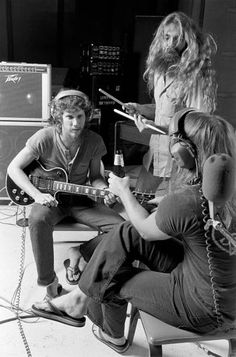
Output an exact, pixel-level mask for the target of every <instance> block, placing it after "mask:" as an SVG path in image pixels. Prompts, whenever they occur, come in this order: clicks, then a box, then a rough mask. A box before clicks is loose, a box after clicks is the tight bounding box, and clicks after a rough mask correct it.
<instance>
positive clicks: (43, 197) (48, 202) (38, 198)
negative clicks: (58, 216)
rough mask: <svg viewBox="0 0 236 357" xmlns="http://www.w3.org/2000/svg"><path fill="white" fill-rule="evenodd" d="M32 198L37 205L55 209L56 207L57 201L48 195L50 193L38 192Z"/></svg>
mask: <svg viewBox="0 0 236 357" xmlns="http://www.w3.org/2000/svg"><path fill="white" fill-rule="evenodd" d="M33 198H34V200H35V202H36V203H39V204H41V205H43V206H47V207H57V205H58V201H57V200H56V199H55V197H53V196H52V195H50V193H42V192H40V191H38V193H37V194H36V195H34V197H33Z"/></svg>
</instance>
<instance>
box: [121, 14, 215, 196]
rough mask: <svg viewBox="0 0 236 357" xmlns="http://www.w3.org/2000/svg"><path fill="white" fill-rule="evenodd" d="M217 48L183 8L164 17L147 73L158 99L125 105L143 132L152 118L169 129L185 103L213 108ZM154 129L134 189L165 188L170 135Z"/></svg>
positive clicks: (150, 53)
mask: <svg viewBox="0 0 236 357" xmlns="http://www.w3.org/2000/svg"><path fill="white" fill-rule="evenodd" d="M216 50H217V47H216V43H215V41H214V39H213V37H212V36H211V35H209V34H205V33H203V32H202V31H201V30H200V28H199V27H198V26H197V24H196V23H195V22H194V21H193V20H192V19H191V18H189V17H188V16H187V15H185V14H184V13H182V12H174V13H171V14H169V15H168V16H167V17H165V18H164V19H163V20H162V22H161V23H160V25H159V27H158V28H157V30H156V32H155V34H154V38H153V41H152V43H151V45H150V47H149V53H148V56H147V60H146V69H145V72H144V80H145V81H146V82H147V87H148V90H149V93H150V95H151V97H153V99H154V104H143V105H141V104H138V103H126V106H125V108H126V110H127V111H128V112H129V113H130V114H137V116H136V125H137V127H138V129H139V130H140V131H141V132H142V131H143V130H144V129H145V123H149V124H150V123H153V121H154V122H155V124H156V125H157V126H159V127H162V128H163V129H165V130H166V129H167V131H168V127H169V125H170V122H171V119H172V118H173V115H174V113H175V112H177V111H178V110H181V109H182V108H189V107H193V108H196V109H197V110H200V111H202V112H209V113H213V112H214V110H215V109H216V92H217V85H216V80H215V71H214V69H213V67H212V63H211V58H212V56H213V55H214V54H215V53H216ZM138 114H140V115H143V116H144V117H145V118H147V119H148V120H145V119H143V118H142V117H141V116H138ZM149 120H151V122H149ZM145 130H149V131H150V129H145ZM151 134H152V135H151V138H150V142H149V150H148V152H147V153H146V154H145V155H144V157H143V166H142V169H141V173H140V177H139V179H138V182H137V186H136V189H139V190H141V191H154V192H155V191H156V189H157V187H159V186H160V185H161V186H162V188H164V187H166V183H167V181H168V178H169V177H170V173H171V160H170V155H169V152H168V137H167V136H165V135H159V134H156V133H155V132H154V131H153V132H152V133H151ZM164 178H166V182H165V181H164V182H163V179H164ZM161 186H160V187H161ZM160 187H159V188H160Z"/></svg>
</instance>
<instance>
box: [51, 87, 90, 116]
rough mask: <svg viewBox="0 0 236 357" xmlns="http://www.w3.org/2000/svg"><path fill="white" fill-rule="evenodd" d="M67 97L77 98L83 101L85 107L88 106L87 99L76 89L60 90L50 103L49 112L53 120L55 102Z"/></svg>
mask: <svg viewBox="0 0 236 357" xmlns="http://www.w3.org/2000/svg"><path fill="white" fill-rule="evenodd" d="M69 96H76V97H79V98H81V99H83V101H84V103H85V106H86V107H89V106H90V102H89V98H88V96H87V95H86V94H84V93H83V92H81V91H79V90H76V89H66V90H61V91H60V92H59V93H57V95H56V96H55V97H54V98H53V100H52V101H51V103H50V111H51V116H52V117H53V118H55V110H56V103H57V101H58V100H60V99H62V98H65V97H69Z"/></svg>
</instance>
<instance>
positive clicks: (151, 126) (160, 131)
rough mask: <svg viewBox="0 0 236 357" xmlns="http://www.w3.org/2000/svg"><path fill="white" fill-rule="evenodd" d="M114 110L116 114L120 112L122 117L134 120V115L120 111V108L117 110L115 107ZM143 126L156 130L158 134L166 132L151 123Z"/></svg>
mask: <svg viewBox="0 0 236 357" xmlns="http://www.w3.org/2000/svg"><path fill="white" fill-rule="evenodd" d="M114 112H116V113H117V114H120V115H123V117H126V118H128V119H131V120H133V121H135V119H134V117H132V116H131V115H129V114H126V113H124V112H121V111H120V110H117V109H114ZM145 126H147V127H148V128H150V129H152V130H155V131H157V132H158V133H159V134H163V135H166V132H165V131H163V130H161V129H158V128H157V127H155V126H153V125H151V124H145Z"/></svg>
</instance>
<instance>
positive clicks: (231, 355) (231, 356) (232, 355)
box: [228, 338, 236, 357]
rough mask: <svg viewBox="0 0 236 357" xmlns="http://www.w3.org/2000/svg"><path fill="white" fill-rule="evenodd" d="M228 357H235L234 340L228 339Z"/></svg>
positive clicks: (235, 345) (235, 340)
mask: <svg viewBox="0 0 236 357" xmlns="http://www.w3.org/2000/svg"><path fill="white" fill-rule="evenodd" d="M228 357H236V339H234V338H231V339H229V353H228Z"/></svg>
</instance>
